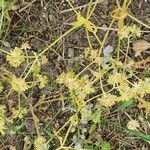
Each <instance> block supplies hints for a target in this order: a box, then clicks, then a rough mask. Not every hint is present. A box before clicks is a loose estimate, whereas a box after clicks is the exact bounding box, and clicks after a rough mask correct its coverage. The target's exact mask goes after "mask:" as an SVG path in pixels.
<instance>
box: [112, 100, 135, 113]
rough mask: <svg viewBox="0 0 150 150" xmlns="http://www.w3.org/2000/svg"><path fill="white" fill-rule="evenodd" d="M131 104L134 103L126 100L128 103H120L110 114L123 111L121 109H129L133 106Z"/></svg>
mask: <svg viewBox="0 0 150 150" xmlns="http://www.w3.org/2000/svg"><path fill="white" fill-rule="evenodd" d="M133 102H134V100H131V99H130V100H128V101H125V102H123V103H122V104H121V105H120V106H118V108H117V109H116V110H114V111H113V112H112V113H116V112H118V111H120V110H123V109H125V108H127V107H129V106H130V105H132V104H133Z"/></svg>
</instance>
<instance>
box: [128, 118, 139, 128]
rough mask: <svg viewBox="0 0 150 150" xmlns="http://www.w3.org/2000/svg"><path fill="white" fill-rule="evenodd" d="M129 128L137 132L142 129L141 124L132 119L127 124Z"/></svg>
mask: <svg viewBox="0 0 150 150" xmlns="http://www.w3.org/2000/svg"><path fill="white" fill-rule="evenodd" d="M127 128H128V129H130V130H137V128H140V124H139V122H138V121H137V120H133V119H131V120H130V121H129V122H128V123H127Z"/></svg>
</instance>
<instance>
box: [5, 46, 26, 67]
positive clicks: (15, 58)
mask: <svg viewBox="0 0 150 150" xmlns="http://www.w3.org/2000/svg"><path fill="white" fill-rule="evenodd" d="M6 60H7V61H8V62H9V63H10V65H12V66H13V67H15V68H17V67H18V66H20V64H21V63H22V62H24V61H25V56H24V52H23V51H22V49H21V48H19V47H15V48H14V49H13V50H11V51H10V54H8V55H7V56H6Z"/></svg>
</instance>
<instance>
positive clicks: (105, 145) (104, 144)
mask: <svg viewBox="0 0 150 150" xmlns="http://www.w3.org/2000/svg"><path fill="white" fill-rule="evenodd" d="M101 150H110V143H109V142H107V141H103V142H102V143H101Z"/></svg>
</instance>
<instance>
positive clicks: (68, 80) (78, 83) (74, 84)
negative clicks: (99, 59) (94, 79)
mask: <svg viewBox="0 0 150 150" xmlns="http://www.w3.org/2000/svg"><path fill="white" fill-rule="evenodd" d="M57 81H58V83H60V84H62V83H63V84H64V85H65V86H66V87H67V88H68V89H69V91H70V93H71V94H74V95H75V97H76V98H77V99H76V100H75V103H76V104H77V105H82V103H83V104H84V99H85V97H86V96H87V95H88V94H90V93H92V92H94V89H93V87H92V85H91V83H90V81H89V79H88V76H83V77H81V78H80V79H79V78H78V79H76V75H75V73H74V72H73V71H69V72H67V73H62V74H61V75H60V76H59V77H58V78H57Z"/></svg>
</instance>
